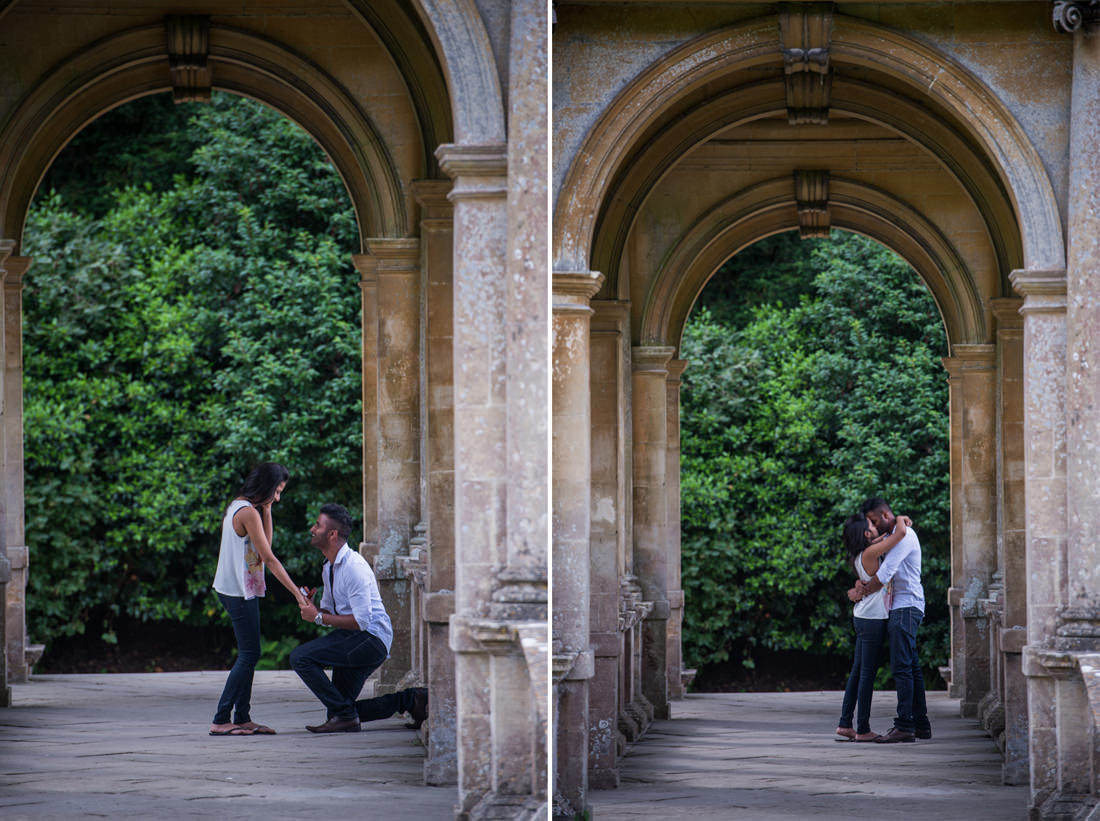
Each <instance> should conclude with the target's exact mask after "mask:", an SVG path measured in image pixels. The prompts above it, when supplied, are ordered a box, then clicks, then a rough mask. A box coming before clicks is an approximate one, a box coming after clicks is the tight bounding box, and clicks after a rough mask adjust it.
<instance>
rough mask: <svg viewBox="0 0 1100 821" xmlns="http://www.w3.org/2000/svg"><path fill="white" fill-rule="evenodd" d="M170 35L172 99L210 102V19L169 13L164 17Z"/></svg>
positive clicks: (202, 16)
mask: <svg viewBox="0 0 1100 821" xmlns="http://www.w3.org/2000/svg"><path fill="white" fill-rule="evenodd" d="M164 28H165V32H166V34H167V36H168V70H169V71H170V72H171V74H172V100H173V101H174V102H176V103H208V102H210V86H211V82H212V81H211V75H210V66H209V64H208V62H207V58H208V56H209V54H210V18H209V17H206V16H205V15H201V14H189V15H182V14H169V15H168V16H166V17H165V18H164Z"/></svg>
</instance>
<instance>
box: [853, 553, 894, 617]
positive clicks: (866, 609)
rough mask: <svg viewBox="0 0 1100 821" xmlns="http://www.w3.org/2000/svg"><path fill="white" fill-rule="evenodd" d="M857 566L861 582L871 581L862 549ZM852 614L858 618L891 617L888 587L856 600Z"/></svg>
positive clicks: (857, 558) (857, 573)
mask: <svg viewBox="0 0 1100 821" xmlns="http://www.w3.org/2000/svg"><path fill="white" fill-rule="evenodd" d="M854 564H855V567H856V575H857V576H859V580H860V581H861V582H869V581H871V577H870V576H868V575H867V571H866V570H864V569H863V553H862V551H861V552H860V554H859V555H858V556H856V560H855V562H854ZM852 615H853V616H855V617H856V618H857V619H885V618H889V616H890V614H889V613H888V612H887V611H886V588H885V587H883V588H881V589H879V590H876V591H875V592H874V593H872V594H871V595H870V596H864V597H863V598H862V599H860V600H859V601H857V602H856V606H855V607H854V608H852Z"/></svg>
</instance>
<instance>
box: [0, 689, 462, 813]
mask: <svg viewBox="0 0 1100 821" xmlns="http://www.w3.org/2000/svg"><path fill="white" fill-rule="evenodd" d="M225 677H226V673H225V672H206V673H146V674H133V675H68V676H34V677H33V678H32V680H31V681H30V682H29V683H27V684H16V685H12V699H13V706H12V707H11V708H10V709H6V710H5V709H0V818H3V819H5V821H13V820H14V819H23V818H88V817H97V816H106V817H112V818H127V817H130V818H134V817H142V818H155V819H164V818H172V819H175V818H258V817H261V816H262V817H264V818H296V819H304V818H329V819H345V818H379V819H383V818H396V817H403V818H407V819H409V821H420V819H452V818H454V804H455V801H456V797H457V793H456V791H455V787H453V786H451V787H426V786H424V785H423V779H422V770H423V765H424V748H423V746H422V745H421V743H420V739H419V736H418V734H417V733H415V732H413V731H412V730H407V729H405V727H404V719H402V718H391V719H387V720H385V721H376V722H371V723H370V724H365V725H363V726H364V729H363V732H361V733H346V734H340V735H325V736H317V735H313V734H312V733H308V732H306V730H305V725H306V724H313V723H318V722H320V721H322V720H323V719H324V708H323V707H322V706H321V704H320V702H318V701H317V700H316V699H315V698H314V697H313V695H312V694H311V693H310V692H309V691H308V690H306V688H305V687H304V686H303V685H302V684H301V682H300V681H299V680H298V677H297V676H296V675H295V674H294V673H292V672H286V671H278V672H265V671H259V672H257V673H256V681H255V685H254V686H253V690H252V701H253V706H252V717H253V719H255V720H256V721H259V722H262V723H264V724H268V725H270V726H272V727H274V728H275V729H276V730H278V735H274V736H248V737H243V738H232V737H225V738H221V737H213V736H210V735H208V734H207V730H208V729H209V724H210V719H211V717H212V716H213V712H214V707H215V704H216V702H217V700H218V696H219V695H220V694H221V688H222V685H223V684H224V683H225ZM368 686H370V685H369V683H368Z"/></svg>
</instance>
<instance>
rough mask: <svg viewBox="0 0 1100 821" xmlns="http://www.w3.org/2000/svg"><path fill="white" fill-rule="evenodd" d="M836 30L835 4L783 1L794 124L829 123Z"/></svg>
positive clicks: (782, 35)
mask: <svg viewBox="0 0 1100 821" xmlns="http://www.w3.org/2000/svg"><path fill="white" fill-rule="evenodd" d="M832 33H833V5H832V3H798V4H794V3H780V5H779V48H780V51H781V52H782V53H783V81H784V84H785V85H786V87H787V122H789V123H790V124H791V125H826V124H827V123H828V122H829V93H830V91H831V88H832V75H831V65H830V61H829V45H830V41H831V40H832Z"/></svg>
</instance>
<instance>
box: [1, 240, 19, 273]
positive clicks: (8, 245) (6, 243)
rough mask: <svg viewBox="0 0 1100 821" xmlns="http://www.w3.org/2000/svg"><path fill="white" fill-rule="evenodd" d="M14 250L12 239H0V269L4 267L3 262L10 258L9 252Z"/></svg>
mask: <svg viewBox="0 0 1100 821" xmlns="http://www.w3.org/2000/svg"><path fill="white" fill-rule="evenodd" d="M14 250H15V240H13V239H0V268H3V267H4V260H6V259H7V258H8V257H9V256H11V252H12V251H14Z"/></svg>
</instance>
